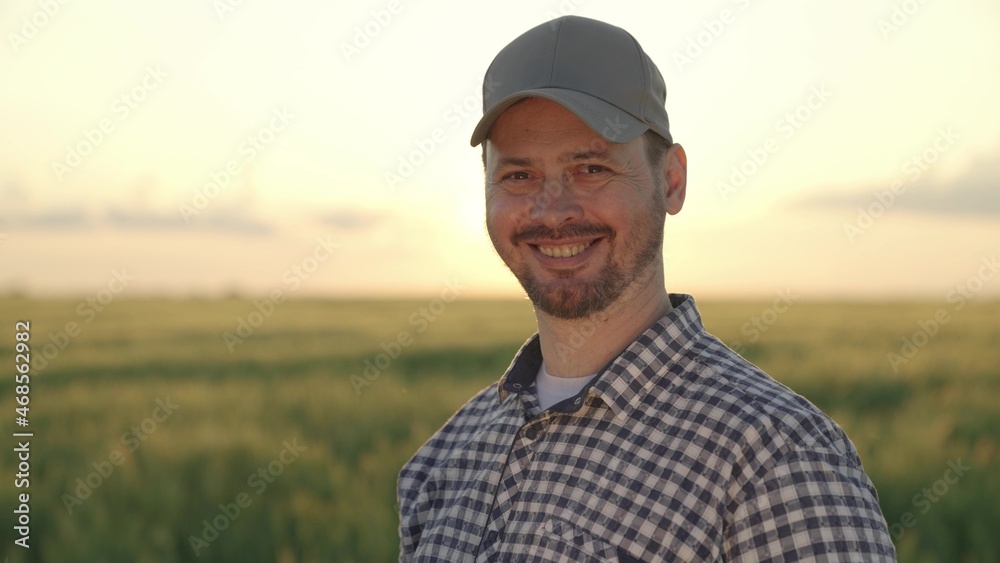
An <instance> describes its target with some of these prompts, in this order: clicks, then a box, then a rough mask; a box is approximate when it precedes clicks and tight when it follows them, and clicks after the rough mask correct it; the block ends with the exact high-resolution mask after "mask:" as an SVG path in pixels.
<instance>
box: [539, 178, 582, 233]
mask: <svg viewBox="0 0 1000 563" xmlns="http://www.w3.org/2000/svg"><path fill="white" fill-rule="evenodd" d="M582 218H583V208H582V207H581V206H580V202H579V201H577V198H576V195H575V194H574V193H573V190H572V189H571V188H570V187H569V185H568V182H567V181H566V180H565V179H563V178H551V179H547V180H546V181H545V183H544V184H542V191H541V193H539V194H538V195H537V196H535V199H534V201H533V202H532V205H531V219H532V220H533V221H536V222H538V223H542V224H543V225H546V226H547V227H549V228H551V229H556V228H558V227H560V226H561V225H563V224H564V223H567V222H570V221H578V220H580V219H582Z"/></svg>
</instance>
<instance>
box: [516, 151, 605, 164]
mask: <svg viewBox="0 0 1000 563" xmlns="http://www.w3.org/2000/svg"><path fill="white" fill-rule="evenodd" d="M595 159H598V160H611V155H609V154H608V152H607V151H597V150H594V151H582V152H574V153H568V154H565V155H563V156H560V157H559V162H578V161H581V160H595ZM534 163H535V159H533V158H530V157H525V156H504V157H501V158H500V159H499V160H498V161H497V166H500V167H503V166H531V165H532V164H534Z"/></svg>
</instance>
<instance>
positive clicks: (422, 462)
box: [399, 383, 500, 491]
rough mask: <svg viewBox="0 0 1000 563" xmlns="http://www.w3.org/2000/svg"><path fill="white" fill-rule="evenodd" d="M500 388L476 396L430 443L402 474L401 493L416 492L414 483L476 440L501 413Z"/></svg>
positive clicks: (411, 459)
mask: <svg viewBox="0 0 1000 563" xmlns="http://www.w3.org/2000/svg"><path fill="white" fill-rule="evenodd" d="M499 408H500V402H499V399H498V395H497V384H496V383H493V384H492V385H490V386H489V387H486V388H485V389H483V390H481V391H479V392H478V393H476V394H475V395H474V396H473V397H472V398H471V399H469V400H468V401H467V402H466V403H465V404H464V405H462V406H461V407H460V408H459V409H458V410H457V411H456V412H455V414H453V415H452V416H451V418H449V419H448V421H447V422H445V423H444V425H443V426H442V427H441V428H440V429H438V431H437V432H435V433H434V435H433V436H431V437H430V439H428V440H427V441H426V442H425V443H424V445H423V446H421V447H420V449H418V450H417V452H416V453H415V454H414V455H413V457H412V458H410V460H409V461H408V462H407V463H406V464H405V465H404V466H403V468H402V471H400V474H399V479H400V483H399V486H400V490H401V491H402V490H404V489H410V490H412V489H413V486H412V485H413V483H412V482H411V481H414V480H416V481H422V480H424V479H425V478H426V476H427V474H428V473H429V472H430V471H431V470H433V469H434V467H436V466H438V465H441V464H443V463H444V462H446V461H447V459H448V457H449V455H450V453H451V452H453V451H455V450H457V449H460V448H461V447H462V446H464V445H465V444H467V443H469V442H470V441H472V440H473V439H474V437H475V436H476V434H477V433H478V432H480V431H481V430H482V429H483V428H484V427H485V426H486V425H487V424H488V423H489V421H490V420H492V419H493V418H494V417H495V416H496V415H497V413H498V412H499Z"/></svg>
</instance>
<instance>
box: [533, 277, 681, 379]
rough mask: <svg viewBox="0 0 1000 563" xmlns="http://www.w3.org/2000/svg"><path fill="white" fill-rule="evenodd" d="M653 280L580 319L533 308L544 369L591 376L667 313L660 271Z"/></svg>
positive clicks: (576, 375)
mask: <svg viewBox="0 0 1000 563" xmlns="http://www.w3.org/2000/svg"><path fill="white" fill-rule="evenodd" d="M652 278H653V279H651V280H648V283H645V284H643V285H642V287H640V288H638V289H636V290H635V291H632V292H629V291H626V292H625V293H624V294H622V296H621V297H619V299H618V300H617V301H615V302H614V303H612V304H611V305H609V306H608V307H607V308H606V309H605V310H604V311H601V312H599V313H595V314H594V315H591V316H589V317H585V318H582V319H560V318H557V317H553V316H551V315H548V314H546V313H544V312H543V311H539V310H538V309H537V308H536V309H535V316H536V318H537V320H538V335H539V340H540V343H541V347H542V357H544V358H545V369H546V370H547V371H548V372H549V373H550V374H552V375H555V376H559V377H583V376H587V375H591V374H593V373H595V372H597V370H599V369H601V368H602V367H604V366H605V365H606V364H607V363H608V362H610V361H611V360H612V359H613V358H614V357H615V356H617V355H618V354H620V353H621V351H622V350H624V349H625V348H626V347H627V346H628V345H629V344H631V343H632V342H633V341H634V340H635V339H636V338H637V337H638V336H639V335H640V334H642V333H643V332H644V331H645V330H646V329H647V328H649V327H650V326H651V325H652V324H653V323H654V322H656V320H657V319H659V318H660V317H662V316H663V315H666V314H667V313H668V312H670V310H671V309H672V308H673V307H672V306H671V305H670V297H669V296H668V295H667V290H666V289H665V288H664V284H663V281H664V280H663V271H662V269H661V270H660V271H659V272H658V275H653V276H652ZM630 289H632V288H630Z"/></svg>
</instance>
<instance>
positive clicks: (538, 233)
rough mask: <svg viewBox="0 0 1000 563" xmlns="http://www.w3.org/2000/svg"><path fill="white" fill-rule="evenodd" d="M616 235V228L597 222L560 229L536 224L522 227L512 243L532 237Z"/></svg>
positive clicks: (518, 242) (550, 238)
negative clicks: (597, 223) (596, 223)
mask: <svg viewBox="0 0 1000 563" xmlns="http://www.w3.org/2000/svg"><path fill="white" fill-rule="evenodd" d="M614 236H615V232H614V230H612V229H611V227H609V226H607V225H595V224H573V225H566V226H565V227H562V228H560V229H550V228H549V227H546V226H545V225H534V226H531V227H528V228H526V229H522V230H520V231H518V232H516V233H514V234H513V235H511V237H510V241H511V243H513V244H515V245H517V244H520V243H522V242H524V241H525V240H531V239H546V240H553V241H557V240H561V239H566V238H579V237H608V238H613V237H614Z"/></svg>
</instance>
